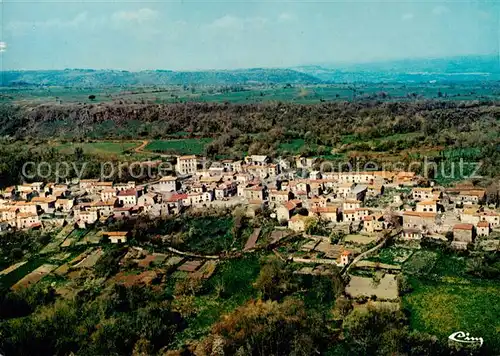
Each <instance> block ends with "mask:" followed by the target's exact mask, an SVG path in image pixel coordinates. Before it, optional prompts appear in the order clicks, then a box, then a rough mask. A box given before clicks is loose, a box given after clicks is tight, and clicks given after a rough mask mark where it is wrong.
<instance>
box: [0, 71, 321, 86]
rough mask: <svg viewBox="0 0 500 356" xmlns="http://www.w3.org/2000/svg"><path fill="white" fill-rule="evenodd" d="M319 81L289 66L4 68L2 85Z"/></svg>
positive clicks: (227, 83)
mask: <svg viewBox="0 0 500 356" xmlns="http://www.w3.org/2000/svg"><path fill="white" fill-rule="evenodd" d="M321 82H322V81H321V80H320V79H318V78H316V77H314V76H312V75H309V74H307V73H302V72H299V71H295V70H292V69H263V68H252V69H241V70H210V71H193V72H180V71H179V72H178V71H170V70H147V71H139V72H129V71H121V70H92V69H65V70H33V71H4V72H2V73H1V85H2V86H28V85H46V86H69V87H72V86H75V87H102V86H131V85H176V84H178V85H182V84H187V85H190V84H196V85H241V84H252V83H256V84H258V83H261V84H286V83H290V84H298V83H301V84H319V83H321Z"/></svg>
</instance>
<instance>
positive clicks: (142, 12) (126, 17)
mask: <svg viewBox="0 0 500 356" xmlns="http://www.w3.org/2000/svg"><path fill="white" fill-rule="evenodd" d="M157 17H158V11H155V10H151V9H149V8H147V7H144V8H142V9H139V10H137V11H118V12H115V13H113V14H112V15H111V19H112V20H113V21H114V22H115V23H131V22H136V23H139V24H141V23H143V22H148V21H154V20H156V18H157Z"/></svg>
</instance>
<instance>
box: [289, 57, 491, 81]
mask: <svg viewBox="0 0 500 356" xmlns="http://www.w3.org/2000/svg"><path fill="white" fill-rule="evenodd" d="M292 69H294V70H296V71H299V72H302V73H304V74H309V75H311V76H314V77H316V78H318V79H320V80H322V81H323V82H326V83H355V82H356V83H359V82H370V83H378V82H400V83H412V82H418V83H421V82H423V83H425V82H432V81H437V82H468V81H491V80H500V61H499V57H498V56H494V55H491V56H463V57H452V58H436V59H407V60H397V61H384V62H370V63H356V64H339V63H337V64H328V63H326V64H319V65H309V66H300V67H296V68H292Z"/></svg>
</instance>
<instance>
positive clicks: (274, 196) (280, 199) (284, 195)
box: [269, 189, 293, 204]
mask: <svg viewBox="0 0 500 356" xmlns="http://www.w3.org/2000/svg"><path fill="white" fill-rule="evenodd" d="M292 198H293V194H292V193H291V192H287V191H283V190H276V189H270V190H269V202H270V203H272V204H282V203H285V202H287V201H289V200H290V199H292Z"/></svg>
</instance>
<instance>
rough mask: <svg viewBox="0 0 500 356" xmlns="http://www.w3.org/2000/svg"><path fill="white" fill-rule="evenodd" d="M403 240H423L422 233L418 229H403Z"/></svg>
mask: <svg viewBox="0 0 500 356" xmlns="http://www.w3.org/2000/svg"><path fill="white" fill-rule="evenodd" d="M401 238H402V239H403V240H420V239H422V232H421V231H420V230H418V229H403V231H402V232H401Z"/></svg>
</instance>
